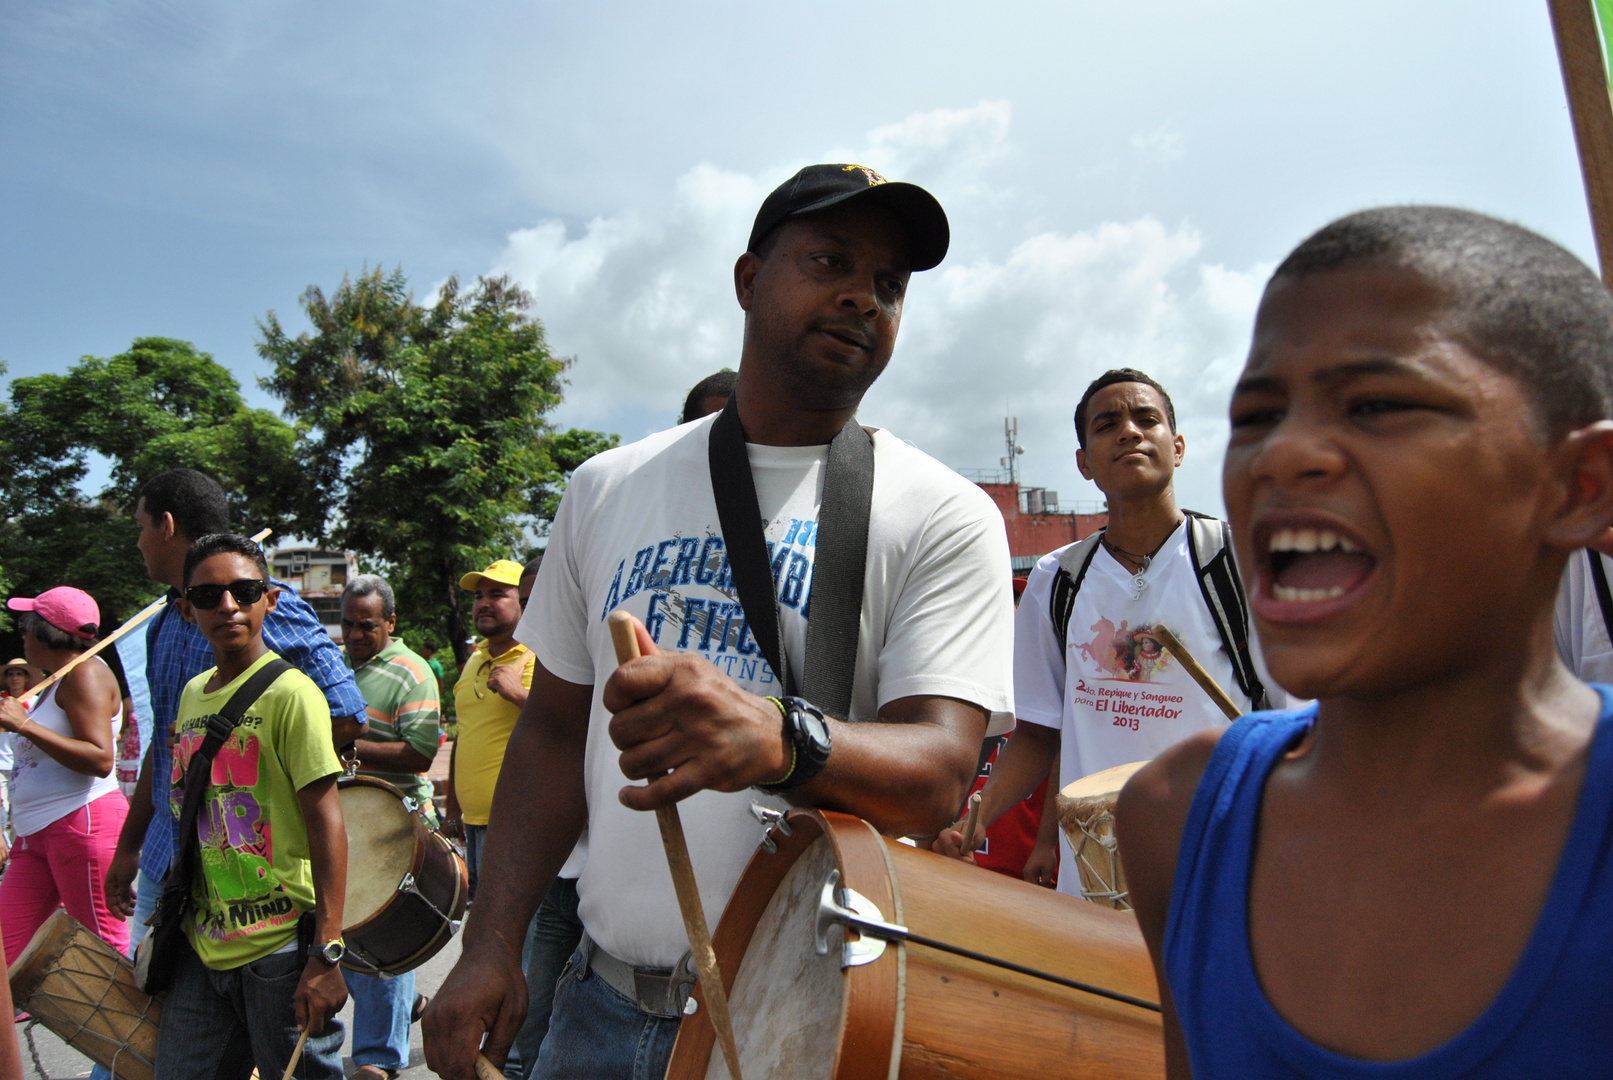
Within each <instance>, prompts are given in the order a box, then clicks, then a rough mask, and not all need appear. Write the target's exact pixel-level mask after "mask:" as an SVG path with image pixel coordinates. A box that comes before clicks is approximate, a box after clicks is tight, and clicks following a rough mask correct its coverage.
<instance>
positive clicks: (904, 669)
mask: <svg viewBox="0 0 1613 1080" xmlns="http://www.w3.org/2000/svg"><path fill="white" fill-rule="evenodd" d="M712 423H714V417H706V418H704V419H702V420H697V421H694V422H693V423H689V424H684V425H683V426H681V427H677V428H673V429H672V430H670V431H664V432H661V433H659V434H656V435H652V436H650V437H649V438H647V439H644V440H642V441H640V442H637V443H634V444H633V445H631V446H624V447H621V448H619V449H615V450H610V451H607V452H606V453H603V454H601V455H599V456H598V457H595V458H593V459H592V460H590V461H588V462H587V463H586V464H584V465H583V466H582V468H580V469H578V470H577V472H576V473H575V475H573V477H572V479H571V483H570V485H569V486H568V488H567V490H566V494H565V497H564V498H563V499H562V500H561V503H560V509H559V511H558V513H557V514H556V515H555V520H554V527H553V529H552V531H551V532H550V536H549V548H548V551H547V553H546V554H545V555H544V559H543V566H542V568H541V569H540V570H539V571H538V579H537V582H536V583H535V585H534V586H533V596H532V602H531V603H529V604H528V605H527V608H526V613H525V614H524V615H523V616H522V619H521V624H520V626H519V627H518V628H517V629H516V632H515V637H516V640H517V641H520V642H521V643H522V644H523V645H526V646H528V647H529V648H531V649H532V650H533V651H534V652H536V653H537V654H538V660H539V662H540V663H542V664H543V666H544V667H545V668H547V669H548V670H549V671H550V672H551V673H553V674H554V675H556V676H558V677H559V678H561V679H564V680H566V681H567V682H572V683H577V684H584V685H585V684H590V683H591V684H593V686H594V703H593V711H592V713H591V715H590V717H589V728H588V743H587V750H586V752H585V760H584V771H585V774H586V775H585V778H584V779H585V787H586V791H587V796H588V861H587V863H586V864H585V865H584V867H583V871H582V876H581V877H580V878H579V879H578V883H577V887H578V894H579V896H580V899H581V916H582V922H583V925H584V927H586V928H587V931H588V934H589V936H590V937H592V938H593V939H594V941H595V942H597V943H598V944H599V946H600V947H601V948H603V949H604V950H605V951H606V952H608V953H610V954H611V955H613V956H615V957H617V958H618V959H621V960H625V961H627V962H628V963H630V964H636V965H640V966H650V967H669V966H671V965H672V964H674V963H676V962H677V960H678V959H679V958H680V957H681V956H682V955H683V954H684V953H685V952H686V951H688V948H689V945H688V939H687V937H686V936H685V933H684V929H683V922H682V919H681V917H680V916H679V913H678V904H677V898H676V895H675V894H674V893H673V890H672V880H671V877H670V875H669V873H668V871H667V864H666V856H665V855H664V854H663V852H662V847H661V837H660V832H659V830H658V829H657V827H656V823H655V815H653V814H649V813H643V812H639V811H634V810H628V809H627V808H625V807H623V806H622V805H621V803H620V802H619V801H618V799H617V792H618V791H619V790H620V789H621V788H622V787H623V786H624V785H626V784H627V783H628V781H627V779H626V778H625V777H624V776H623V775H622V771H621V767H620V765H619V755H620V752H619V751H618V750H617V749H616V747H615V745H614V744H613V743H612V742H611V740H610V735H609V733H608V731H607V725H608V724H609V722H610V719H611V714H610V713H609V712H608V711H606V709H605V707H604V706H603V704H601V695H602V693H603V689H604V685H605V681H606V680H607V679H608V678H609V677H610V674H611V672H612V671H614V670H615V669H616V654H615V650H614V648H613V647H612V645H611V638H610V633H609V630H608V628H607V627H606V625H605V618H606V616H608V615H609V614H610V613H611V612H612V611H615V610H618V609H619V610H622V611H628V612H631V613H632V614H633V615H635V616H637V617H638V618H639V619H640V620H641V621H642V622H643V623H644V624H645V627H646V628H647V629H648V630H649V632H650V634H651V636H652V637H654V638H655V639H656V642H657V644H658V645H659V647H660V648H661V649H662V650H663V651H671V650H677V651H683V652H697V653H699V654H700V655H701V656H703V657H705V658H706V659H708V660H710V661H711V662H712V663H713V664H715V665H716V666H717V668H718V670H720V671H722V672H723V673H725V674H727V675H728V676H730V677H731V678H733V679H734V680H735V681H736V682H737V683H739V685H740V686H742V687H744V688H745V689H747V690H750V691H751V692H753V693H757V694H761V695H763V696H768V697H776V696H779V695H780V694H782V693H783V692H784V691H783V689H782V687H781V686H780V685H779V681H778V679H777V678H775V676H774V673H773V671H772V669H771V668H770V667H769V665H768V663H767V661H766V660H765V659H764V658H763V657H762V655H761V650H760V649H759V648H758V647H757V645H756V642H755V639H754V638H753V637H752V636H751V634H750V628H749V625H748V624H747V623H746V621H745V615H744V611H743V609H742V608H741V607H740V604H739V596H738V594H737V593H736V592H735V590H734V587H733V583H732V580H731V578H730V575H729V571H728V565H727V559H726V558H725V556H724V544H723V537H722V530H721V526H720V525H719V523H718V518H717V506H716V501H715V499H714V498H713V496H712V490H711V479H710V472H709V466H708V460H707V435H708V432H709V431H710V429H711V425H712ZM873 438H874V493H873V506H872V511H871V514H870V523H869V529H868V564H867V574H866V579H865V585H864V592H863V607H862V627H861V633H860V637H859V639H858V651H857V669H856V673H855V678H854V681H853V684H852V703H851V719H852V720H853V721H857V720H874V719H876V718H877V716H878V713H879V709H880V707H881V706H883V705H884V704H885V703H887V702H890V701H894V700H896V699H898V698H904V697H912V696H915V695H936V696H945V697H953V698H959V699H962V700H964V701H968V702H972V703H974V704H976V705H979V706H981V707H982V708H984V709H986V710H988V711H989V712H990V713H991V721H990V724H989V732H990V733H992V734H996V733H1000V732H1003V731H1006V730H1008V729H1009V728H1010V727H1012V725H1013V697H1012V686H1013V674H1012V669H1013V660H1012V650H1011V642H1012V640H1013V638H1012V633H1013V627H1012V619H1013V595H1012V583H1011V579H1010V576H1009V572H1008V566H1009V562H1008V541H1007V536H1006V534H1005V531H1004V526H1003V519H1002V515H1001V514H1000V513H999V512H998V511H997V508H996V507H995V506H994V505H993V504H992V502H991V500H990V499H989V498H988V497H987V496H986V494H985V493H984V492H983V491H981V490H980V488H978V487H977V486H975V485H974V484H971V483H969V482H968V481H966V480H964V479H963V478H962V477H960V476H958V475H957V474H956V473H954V472H952V471H951V470H950V469H947V468H946V467H945V466H943V465H941V464H939V463H938V462H936V461H935V460H933V459H932V458H930V457H928V456H926V455H925V454H923V453H921V452H920V451H918V450H916V449H914V448H913V447H911V446H909V445H907V444H906V443H904V442H902V441H901V440H900V439H897V438H896V437H895V436H893V435H891V434H890V433H889V432H887V431H876V432H874V435H873ZM749 451H750V464H751V472H752V475H753V476H754V477H755V483H756V495H757V500H758V502H759V505H760V508H761V511H762V516H763V519H764V521H765V522H766V525H765V534H766V537H767V543H768V554H769V555H770V556H771V559H772V565H773V577H774V580H775V582H776V583H777V586H778V593H777V595H778V600H779V611H780V616H781V619H782V623H783V631H784V649H785V654H786V656H787V658H788V659H787V661H786V662H787V663H789V664H790V665H792V667H793V669H794V670H795V671H796V672H797V673H799V672H800V671H801V670H802V667H803V665H804V663H805V657H806V627H807V616H808V612H807V611H806V608H807V601H808V598H809V596H810V592H811V585H812V563H813V556H814V554H815V552H816V533H817V519H818V505H819V502H820V500H821V497H822V491H823V470H824V465H825V463H826V461H827V459H828V447H827V446H805V447H783V446H759V445H754V444H752V445H750V447H749ZM752 800H761V801H763V802H771V804H772V805H775V806H778V807H780V808H782V807H783V806H784V805H785V804H784V803H783V802H782V800H778V799H772V800H768V799H765V798H763V797H762V796H761V795H760V793H758V792H755V791H742V792H736V793H722V792H715V791H702V792H699V793H698V794H696V795H694V796H693V797H691V798H689V799H685V800H684V801H683V802H681V803H680V804H679V810H680V812H681V816H682V819H683V827H684V832H685V834H686V835H687V836H688V840H689V852H690V856H691V858H692V859H693V862H694V870H695V878H696V880H697V881H698V882H699V885H700V899H701V902H702V905H703V906H704V908H705V911H706V917H707V919H708V921H711V922H712V923H713V924H715V921H716V919H717V917H718V915H719V914H720V913H721V912H722V910H723V906H724V905H725V904H726V903H727V902H728V897H729V894H730V893H732V892H733V889H734V886H735V885H736V884H737V883H738V881H739V876H740V873H741V872H742V871H743V870H744V868H745V864H746V863H747V862H748V861H749V859H750V857H751V854H752V853H753V851H754V850H755V848H756V845H757V843H758V841H760V839H761V837H762V829H761V827H760V826H759V825H758V824H757V823H756V821H755V819H754V818H753V817H751V815H750V804H751V801H752Z"/></svg>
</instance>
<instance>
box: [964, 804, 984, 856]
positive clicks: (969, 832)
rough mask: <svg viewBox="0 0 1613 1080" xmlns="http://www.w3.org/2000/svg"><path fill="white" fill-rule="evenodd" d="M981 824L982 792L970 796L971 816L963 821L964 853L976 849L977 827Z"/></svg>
mask: <svg viewBox="0 0 1613 1080" xmlns="http://www.w3.org/2000/svg"><path fill="white" fill-rule="evenodd" d="M979 824H980V792H978V791H977V792H975V793H974V794H973V795H971V796H969V817H968V819H967V820H965V821H964V823H963V853H964V854H965V855H967V854H969V852H971V851H973V850H974V849H975V827H976V826H978V825H979Z"/></svg>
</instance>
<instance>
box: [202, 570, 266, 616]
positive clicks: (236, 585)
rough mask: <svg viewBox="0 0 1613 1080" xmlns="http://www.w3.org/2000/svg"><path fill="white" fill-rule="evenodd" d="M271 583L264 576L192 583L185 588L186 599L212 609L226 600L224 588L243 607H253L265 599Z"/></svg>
mask: <svg viewBox="0 0 1613 1080" xmlns="http://www.w3.org/2000/svg"><path fill="white" fill-rule="evenodd" d="M268 588H269V583H268V582H267V581H264V580H263V579H262V578H241V579H240V580H239V581H232V582H230V583H229V584H228V585H192V586H191V587H190V588H188V589H186V590H185V599H186V600H189V601H190V606H191V607H194V608H201V609H202V610H203V611H211V610H213V609H214V608H216V607H218V606H219V605H220V604H222V603H223V602H224V590H225V589H228V590H229V591H230V595H231V596H233V597H235V602H236V603H237V604H240V605H241V606H242V607H251V606H252V605H253V604H255V603H257V602H258V601H259V600H262V599H263V594H264V593H265V592H266V591H268Z"/></svg>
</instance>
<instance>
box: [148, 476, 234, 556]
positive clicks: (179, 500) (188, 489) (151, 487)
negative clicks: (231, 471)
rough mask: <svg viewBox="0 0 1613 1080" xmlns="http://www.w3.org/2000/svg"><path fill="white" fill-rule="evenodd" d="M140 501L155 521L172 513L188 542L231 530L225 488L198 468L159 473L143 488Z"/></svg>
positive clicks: (175, 526) (176, 524)
mask: <svg viewBox="0 0 1613 1080" xmlns="http://www.w3.org/2000/svg"><path fill="white" fill-rule="evenodd" d="M140 498H142V499H144V500H145V501H146V513H147V514H148V515H149V516H150V517H151V519H152V520H153V521H155V520H157V519H159V518H161V517H162V515H164V514H172V515H173V516H174V528H175V529H177V530H178V531H179V532H181V533H183V534H184V535H185V537H186V539H188V540H192V541H194V540H198V539H200V538H201V537H203V536H207V535H208V534H209V533H223V532H227V531H228V530H229V527H230V507H229V503H227V502H226V501H225V499H224V489H223V488H221V487H219V486H218V483H217V482H216V481H215V480H214V479H213V478H212V477H210V476H208V475H206V474H205V473H199V472H197V471H196V470H195V469H169V470H168V471H167V472H165V473H158V474H157V475H156V476H153V477H152V478H151V479H150V480H147V481H146V482H145V483H144V484H143V485H141V487H140Z"/></svg>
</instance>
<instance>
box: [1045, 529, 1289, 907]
mask: <svg viewBox="0 0 1613 1080" xmlns="http://www.w3.org/2000/svg"><path fill="white" fill-rule="evenodd" d="M1187 545H1188V541H1187V528H1186V522H1185V521H1184V522H1183V524H1182V525H1179V526H1177V529H1176V531H1175V532H1174V533H1172V534H1171V535H1170V537H1169V539H1167V540H1166V541H1165V544H1164V546H1163V547H1161V548H1160V549H1159V551H1158V553H1157V554H1156V555H1155V556H1154V558H1153V561H1152V562H1151V563H1150V564H1149V565H1148V568H1147V570H1145V571H1144V572H1143V573H1141V574H1133V573H1132V572H1131V571H1130V570H1128V569H1126V568H1125V567H1124V566H1122V565H1121V564H1120V562H1119V561H1118V560H1117V559H1116V558H1115V557H1114V556H1113V555H1111V554H1110V553H1109V549H1108V548H1106V547H1104V546H1103V545H1102V544H1101V543H1099V545H1098V549H1097V551H1096V552H1095V553H1094V554H1093V556H1092V562H1091V564H1090V565H1088V567H1087V572H1086V577H1085V578H1084V579H1083V580H1082V582H1081V588H1080V589H1079V590H1078V591H1077V592H1076V594H1075V606H1074V609H1073V610H1072V611H1071V613H1070V627H1069V633H1068V635H1067V638H1066V640H1064V641H1060V640H1059V638H1058V632H1057V630H1056V628H1055V627H1054V626H1053V618H1052V615H1051V613H1050V612H1049V610H1048V602H1049V599H1050V597H1051V594H1052V590H1053V579H1054V576H1055V575H1056V574H1057V573H1058V569H1059V555H1060V554H1061V553H1062V552H1063V551H1064V550H1065V549H1064V548H1060V549H1059V550H1058V551H1054V552H1052V553H1051V554H1048V555H1044V556H1042V558H1041V559H1040V560H1039V561H1038V562H1037V564H1036V568H1035V569H1034V570H1032V571H1031V575H1030V579H1029V581H1028V582H1027V584H1026V587H1025V594H1024V596H1022V597H1021V598H1020V602H1019V611H1018V613H1017V615H1016V616H1015V619H1014V704H1015V707H1016V709H1017V712H1018V715H1019V719H1021V720H1025V721H1029V722H1030V723H1033V724H1040V725H1042V726H1043V727H1053V728H1059V729H1060V731H1061V735H1060V754H1059V783H1060V784H1061V785H1066V784H1069V783H1070V782H1071V781H1073V780H1077V779H1079V778H1081V777H1083V776H1089V775H1091V774H1092V773H1095V772H1099V771H1101V770H1103V769H1108V768H1112V767H1114V766H1116V765H1125V764H1127V763H1129V762H1133V761H1144V760H1147V759H1149V758H1152V757H1154V756H1156V755H1157V754H1158V753H1159V752H1160V751H1161V750H1164V749H1165V748H1166V747H1168V746H1170V745H1172V744H1173V743H1177V742H1180V741H1181V740H1183V739H1185V738H1187V737H1188V736H1189V735H1193V734H1195V733H1197V732H1200V731H1204V730H1206V729H1208V728H1217V727H1225V726H1226V725H1227V723H1228V721H1227V718H1226V714H1225V713H1223V712H1222V711H1221V709H1220V708H1219V707H1218V706H1217V705H1216V704H1215V702H1213V701H1211V700H1210V696H1209V695H1208V694H1206V693H1205V692H1204V691H1203V690H1202V689H1200V688H1199V685H1198V683H1196V682H1194V681H1193V678H1192V676H1190V675H1189V674H1188V673H1187V672H1186V671H1184V670H1183V669H1182V665H1181V664H1180V663H1178V662H1177V660H1176V658H1175V657H1173V656H1172V655H1171V654H1170V653H1169V652H1168V651H1167V650H1165V649H1164V648H1163V647H1162V646H1161V645H1160V643H1159V640H1158V639H1157V638H1155V637H1154V636H1153V635H1152V630H1153V628H1154V627H1155V626H1159V625H1163V626H1165V627H1166V628H1167V629H1168V630H1170V631H1171V633H1173V634H1175V635H1176V636H1177V638H1179V639H1180V640H1181V642H1182V644H1184V645H1186V646H1187V648H1188V651H1189V652H1191V653H1192V654H1193V658H1194V659H1195V660H1197V661H1198V662H1199V663H1200V664H1202V665H1203V666H1204V669H1205V670H1206V671H1208V672H1209V673H1210V676H1211V677H1212V678H1213V679H1215V681H1216V683H1217V684H1218V685H1219V686H1220V687H1221V688H1222V689H1223V690H1225V691H1226V692H1227V693H1228V694H1229V695H1230V696H1231V697H1232V700H1233V701H1235V702H1237V703H1238V704H1239V705H1241V706H1243V707H1244V709H1245V710H1247V709H1248V708H1249V699H1248V697H1247V696H1246V695H1245V694H1244V693H1243V692H1242V691H1240V690H1239V689H1238V683H1237V679H1236V678H1235V677H1234V675H1233V668H1232V660H1231V658H1230V657H1229V656H1228V655H1227V651H1226V648H1225V646H1224V645H1222V643H1221V633H1220V631H1219V630H1218V629H1217V628H1216V624H1215V619H1214V618H1213V617H1212V616H1211V615H1210V609H1209V608H1208V606H1206V604H1205V602H1204V594H1203V592H1202V591H1201V590H1200V588H1199V582H1198V577H1197V575H1196V574H1195V573H1194V570H1193V559H1192V556H1191V555H1190V554H1189V552H1188V546H1187ZM1072 546H1073V545H1072ZM1252 645H1253V643H1252V642H1251V646H1252ZM1266 685H1267V689H1268V693H1269V694H1270V696H1271V697H1272V699H1273V704H1274V705H1278V706H1279V707H1280V704H1281V702H1283V701H1286V696H1284V695H1282V694H1281V691H1279V690H1278V689H1277V688H1276V687H1274V686H1272V685H1271V684H1270V683H1269V681H1268V682H1267V683H1266ZM1059 844H1060V851H1061V852H1062V855H1063V862H1062V864H1061V865H1063V866H1065V867H1070V868H1073V867H1074V866H1075V862H1074V856H1073V854H1072V853H1071V851H1070V846H1069V841H1068V840H1067V839H1065V837H1064V836H1063V833H1062V830H1061V831H1060V836H1059ZM1059 891H1060V892H1062V893H1067V894H1069V895H1071V896H1080V895H1081V878H1080V875H1079V874H1076V873H1075V872H1074V871H1073V869H1072V870H1071V872H1069V873H1061V874H1060V875H1059Z"/></svg>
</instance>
